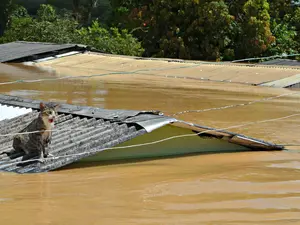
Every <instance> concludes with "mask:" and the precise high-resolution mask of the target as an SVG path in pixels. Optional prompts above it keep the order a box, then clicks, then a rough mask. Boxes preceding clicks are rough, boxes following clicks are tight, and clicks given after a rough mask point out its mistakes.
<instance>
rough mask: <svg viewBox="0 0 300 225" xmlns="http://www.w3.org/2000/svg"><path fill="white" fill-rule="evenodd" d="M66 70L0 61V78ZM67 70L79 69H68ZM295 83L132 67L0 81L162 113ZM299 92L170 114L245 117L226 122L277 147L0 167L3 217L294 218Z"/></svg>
mask: <svg viewBox="0 0 300 225" xmlns="http://www.w3.org/2000/svg"><path fill="white" fill-rule="evenodd" d="M69 69H70V70H71V69H72V68H69ZM80 73H81V74H82V73H84V72H83V71H80ZM220 73H222V71H220ZM67 75H70V74H55V73H53V71H51V70H39V69H37V68H34V67H28V66H20V65H8V64H0V83H3V82H9V81H14V80H24V79H45V78H54V77H57V76H58V77H60V76H67ZM71 75H74V76H76V75H78V74H76V70H75V69H74V74H71ZM292 92H297V93H299V94H300V92H299V90H296V91H291V90H287V89H277V88H266V87H254V86H247V85H240V84H233V83H222V82H207V81H200V80H193V79H182V78H165V77H162V76H148V75H142V76H139V75H137V74H123V75H110V76H103V77H96V78H95V77H94V78H89V79H87V78H77V79H65V80H63V79H62V80H56V81H51V80H48V81H43V82H42V81H38V82H32V83H22V82H18V83H14V84H6V85H0V93H4V94H10V95H16V96H21V97H27V98H33V99H43V100H47V101H57V102H63V103H70V104H78V105H90V106H96V107H104V108H107V109H134V110H161V111H163V112H164V113H165V114H167V115H172V114H174V113H176V112H180V111H184V110H197V109H208V108H216V107H222V106H226V105H232V104H240V103H246V102H250V101H255V100H259V99H262V98H268V97H272V96H278V95H283V94H288V93H292ZM299 94H293V95H286V96H283V97H279V98H275V99H273V100H269V101H264V102H257V103H255V104H251V105H246V106H240V107H235V108H227V109H223V110H211V111H206V112H193V113H184V114H179V115H177V118H180V119H183V120H185V121H189V122H194V123H198V124H201V125H204V126H212V127H215V128H228V127H232V126H235V125H241V124H245V125H244V126H242V127H236V128H230V129H228V130H230V131H233V132H238V133H242V134H245V135H249V136H251V137H255V138H259V139H263V140H266V141H271V142H274V143H277V144H285V145H289V146H287V148H288V149H287V150H284V151H281V152H277V151H276V152H261V151H253V152H243V153H226V154H225V153H224V154H206V155H199V156H187V157H178V158H169V159H159V160H148V161H141V162H139V161H137V162H131V163H127V164H112V165H101V164H97V163H93V164H80V163H76V164H74V165H72V166H69V167H67V168H65V169H61V170H59V171H55V172H49V173H44V174H25V175H18V174H11V173H0V221H1V224H23V225H27V224H28V225H34V224H47V225H48V224H49V225H65V224H72V225H81V224H87V225H92V224H95V225H96V224H147V225H148V224H149V225H150V224H170V225H171V224H211V225H218V224H222V225H223V224H228V225H229V224H230V225H231V224H234V225H236V224H246V225H247V224H251V225H252V224H257V225H260V224H270V225H277V224H278V225H279V224H280V225H287V224H300V147H298V146H297V145H300V138H299V137H300V135H299V131H300V115H299V113H300V111H299V110H300V108H299V103H300V101H299V100H300V97H299V96H300V95H299ZM0 113H1V112H0ZM278 118H281V119H278ZM253 122H256V123H253ZM247 124H248V125H247ZM153 147H154V148H155V146H153Z"/></svg>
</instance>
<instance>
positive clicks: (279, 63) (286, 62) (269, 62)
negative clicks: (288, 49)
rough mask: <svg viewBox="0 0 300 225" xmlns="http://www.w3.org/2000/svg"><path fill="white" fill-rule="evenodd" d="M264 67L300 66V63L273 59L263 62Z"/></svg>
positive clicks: (291, 60)
mask: <svg viewBox="0 0 300 225" xmlns="http://www.w3.org/2000/svg"><path fill="white" fill-rule="evenodd" d="M259 64H262V65H282V66H300V61H298V60H293V59H272V60H267V61H263V62H261V63H259Z"/></svg>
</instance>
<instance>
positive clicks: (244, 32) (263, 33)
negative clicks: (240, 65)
mask: <svg viewBox="0 0 300 225" xmlns="http://www.w3.org/2000/svg"><path fill="white" fill-rule="evenodd" d="M238 10H242V12H236V13H237V16H238V18H239V19H238V21H237V30H238V32H237V33H236V38H235V46H236V47H235V54H236V57H237V58H246V57H254V56H261V55H262V54H263V53H264V52H266V51H267V49H268V48H269V46H270V45H271V44H272V43H274V42H275V37H274V36H273V35H272V33H271V30H270V15H269V3H268V1H267V0H248V1H246V2H245V4H244V5H243V7H242V8H240V9H238Z"/></svg>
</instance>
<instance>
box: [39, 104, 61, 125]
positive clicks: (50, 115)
mask: <svg viewBox="0 0 300 225" xmlns="http://www.w3.org/2000/svg"><path fill="white" fill-rule="evenodd" d="M59 106H60V105H59V104H56V105H49V104H44V103H43V102H41V103H40V110H41V115H42V117H43V118H44V119H47V121H48V122H49V123H53V122H54V120H55V118H56V117H57V109H58V108H59Z"/></svg>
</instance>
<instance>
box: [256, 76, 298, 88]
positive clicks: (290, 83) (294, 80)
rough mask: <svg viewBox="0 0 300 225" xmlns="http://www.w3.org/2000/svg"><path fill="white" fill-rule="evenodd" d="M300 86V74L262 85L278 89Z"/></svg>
mask: <svg viewBox="0 0 300 225" xmlns="http://www.w3.org/2000/svg"><path fill="white" fill-rule="evenodd" d="M299 84H300V74H296V75H294V76H290V77H286V78H283V79H280V80H276V81H271V82H267V83H263V84H261V86H267V87H278V88H287V87H297V86H299Z"/></svg>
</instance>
